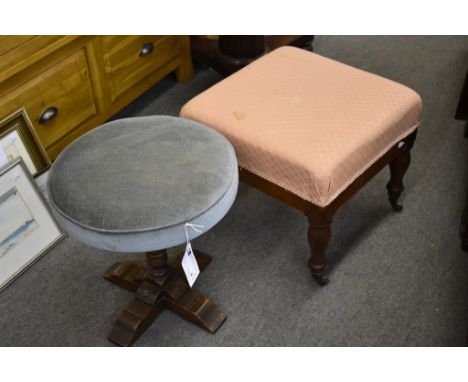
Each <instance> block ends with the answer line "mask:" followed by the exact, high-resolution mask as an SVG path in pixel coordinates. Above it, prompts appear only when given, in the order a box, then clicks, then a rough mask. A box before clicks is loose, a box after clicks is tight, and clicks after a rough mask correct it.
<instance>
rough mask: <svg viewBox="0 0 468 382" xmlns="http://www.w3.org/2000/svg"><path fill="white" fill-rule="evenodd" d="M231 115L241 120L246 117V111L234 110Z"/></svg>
mask: <svg viewBox="0 0 468 382" xmlns="http://www.w3.org/2000/svg"><path fill="white" fill-rule="evenodd" d="M232 115H234V117H235V118H236V119H237V120H238V121H242V120H243V119H245V118H247V113H246V112H245V111H234V112H232Z"/></svg>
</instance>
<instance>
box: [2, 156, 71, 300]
mask: <svg viewBox="0 0 468 382" xmlns="http://www.w3.org/2000/svg"><path fill="white" fill-rule="evenodd" d="M62 238H63V233H62V231H61V230H60V228H59V227H58V225H57V223H56V222H55V220H54V218H53V217H52V215H51V214H50V211H49V208H48V206H47V204H46V202H45V200H44V198H43V196H42V195H41V192H40V191H39V189H38V187H37V185H36V183H35V181H34V179H33V178H32V176H31V174H30V173H29V170H28V169H27V167H26V164H25V162H24V161H23V160H22V159H21V158H18V159H15V160H14V161H12V162H8V163H7V164H6V165H4V166H3V167H2V168H0V291H2V290H3V289H4V288H5V287H6V286H7V285H8V284H10V283H11V282H12V281H13V280H14V279H15V278H16V277H17V276H19V275H20V274H21V273H22V272H24V271H25V270H26V269H27V268H28V267H29V266H30V265H32V264H33V263H34V262H35V261H36V260H37V259H39V257H40V256H41V255H43V254H45V253H46V252H47V251H48V250H49V249H50V248H51V247H52V246H53V245H55V244H56V243H58V241H59V240H61V239H62Z"/></svg>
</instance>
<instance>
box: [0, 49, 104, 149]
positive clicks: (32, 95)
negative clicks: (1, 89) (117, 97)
mask: <svg viewBox="0 0 468 382" xmlns="http://www.w3.org/2000/svg"><path fill="white" fill-rule="evenodd" d="M22 106H24V107H25V108H26V111H27V113H28V115H29V117H30V118H31V121H32V123H33V125H34V128H35V129H36V131H37V134H38V135H39V138H40V140H41V142H42V144H43V145H44V147H46V148H47V147H49V146H51V145H52V144H53V143H54V142H56V141H58V140H59V139H60V138H62V137H63V136H64V135H66V134H67V133H68V132H70V131H71V130H73V129H74V128H75V127H77V126H78V125H79V124H81V123H82V122H84V121H86V120H87V119H89V118H90V117H92V116H94V115H96V107H95V105H94V99H93V93H92V90H91V83H90V80H89V75H88V67H87V63H86V56H85V52H84V49H81V50H79V51H77V52H76V53H74V54H73V55H71V56H69V57H67V58H65V59H64V60H62V61H60V62H59V63H57V64H55V65H53V66H51V67H50V68H48V69H47V70H46V71H45V72H43V73H41V74H39V75H38V76H37V77H35V78H34V79H32V80H31V81H28V82H26V83H24V84H22V85H20V86H19V87H17V88H16V89H14V90H13V91H10V92H7V93H6V94H5V95H4V96H1V97H0V115H7V114H9V113H11V112H13V111H14V110H16V109H19V108H20V107H22ZM41 117H42V118H41Z"/></svg>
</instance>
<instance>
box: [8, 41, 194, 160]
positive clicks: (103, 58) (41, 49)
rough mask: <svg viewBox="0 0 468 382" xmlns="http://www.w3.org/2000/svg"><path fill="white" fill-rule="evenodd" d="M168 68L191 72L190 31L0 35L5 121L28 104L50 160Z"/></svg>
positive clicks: (183, 77)
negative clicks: (187, 33)
mask: <svg viewBox="0 0 468 382" xmlns="http://www.w3.org/2000/svg"><path fill="white" fill-rule="evenodd" d="M171 72H175V75H176V78H177V80H178V81H179V82H182V83H185V82H188V81H190V79H191V78H192V76H193V67H192V61H191V56H190V40H189V38H188V36H0V120H1V119H2V118H3V117H6V116H7V115H9V114H11V113H13V112H14V111H16V110H18V109H19V108H21V107H24V108H25V109H26V112H27V114H28V116H29V118H30V120H31V122H32V124H33V127H34V129H35V131H36V133H37V136H38V137H39V140H40V141H41V143H42V145H43V147H44V149H45V151H46V152H47V155H48V156H49V158H50V159H52V160H53V159H55V158H56V157H57V155H58V154H59V153H60V151H61V150H63V148H65V147H66V146H67V145H68V144H69V143H70V142H72V141H73V140H74V139H76V138H78V137H79V136H80V135H82V134H84V133H86V132H87V131H89V130H90V129H92V128H94V127H96V126H98V125H100V124H101V123H103V122H105V121H106V120H107V119H108V118H109V117H111V116H112V115H113V114H115V113H116V112H117V111H119V110H120V109H122V108H123V107H124V106H126V105H127V104H129V103H130V102H131V101H133V100H134V99H135V98H136V97H138V96H139V95H140V94H142V93H143V92H144V91H146V90H147V89H149V88H150V87H151V86H153V85H154V84H155V83H156V82H158V81H159V80H160V79H162V78H163V77H165V76H166V75H167V74H169V73H171Z"/></svg>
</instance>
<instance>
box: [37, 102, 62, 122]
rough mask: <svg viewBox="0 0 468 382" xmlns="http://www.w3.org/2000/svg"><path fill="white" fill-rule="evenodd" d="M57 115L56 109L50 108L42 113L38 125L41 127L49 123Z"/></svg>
mask: <svg viewBox="0 0 468 382" xmlns="http://www.w3.org/2000/svg"><path fill="white" fill-rule="evenodd" d="M57 114H58V109H57V108H56V107H55V106H50V107H48V108H47V109H45V110H44V111H43V113H42V114H41V116H40V117H39V123H40V124H41V125H43V124H44V123H47V122H49V121H52V120H53V119H54V118H55V117H56V116H57Z"/></svg>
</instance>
